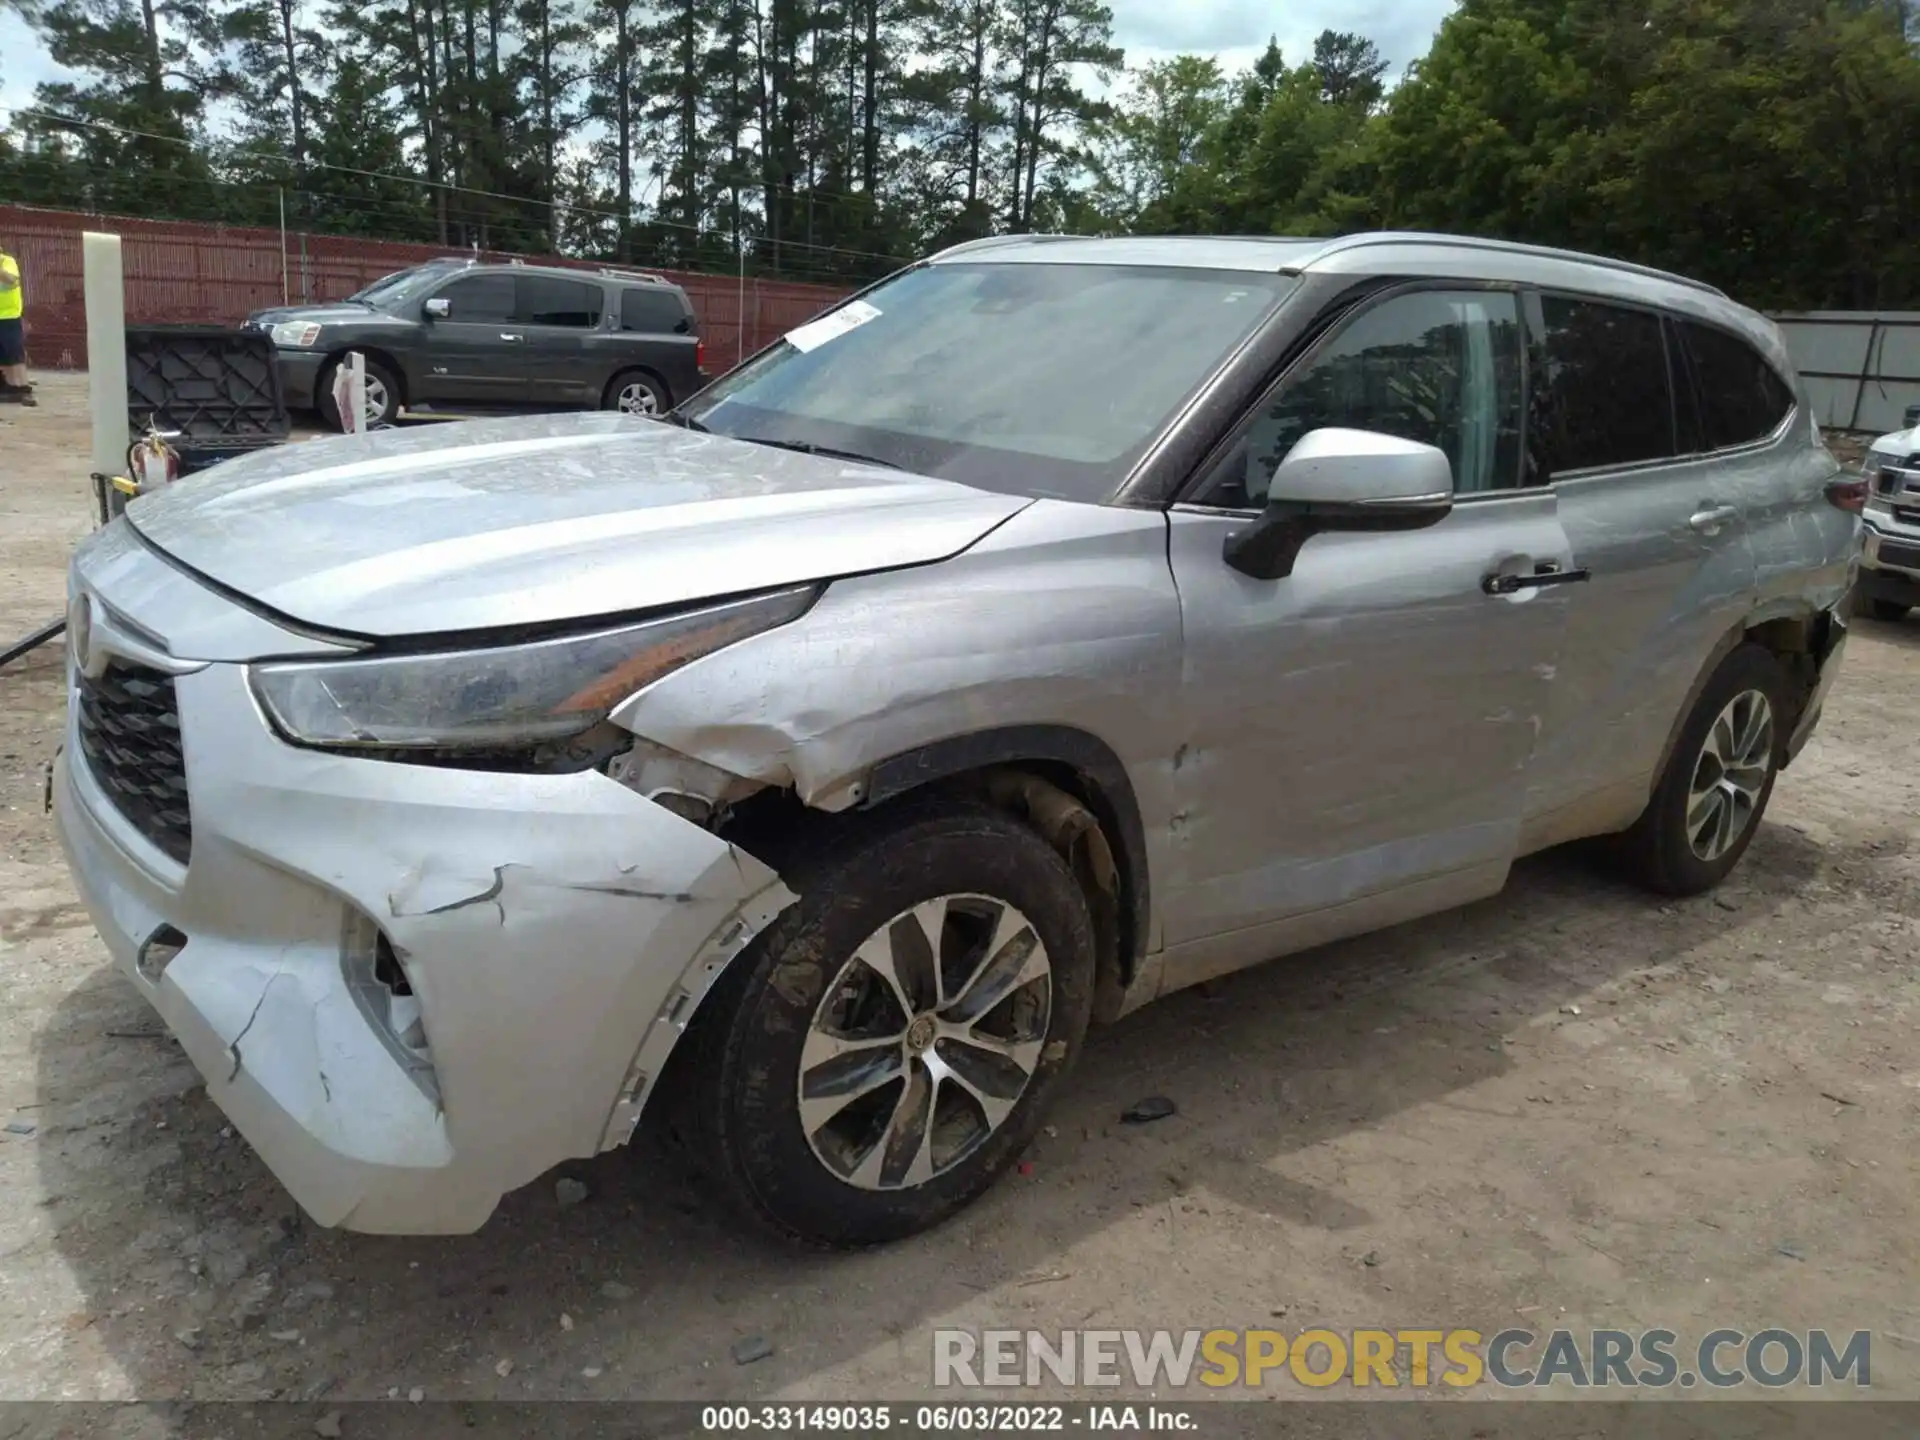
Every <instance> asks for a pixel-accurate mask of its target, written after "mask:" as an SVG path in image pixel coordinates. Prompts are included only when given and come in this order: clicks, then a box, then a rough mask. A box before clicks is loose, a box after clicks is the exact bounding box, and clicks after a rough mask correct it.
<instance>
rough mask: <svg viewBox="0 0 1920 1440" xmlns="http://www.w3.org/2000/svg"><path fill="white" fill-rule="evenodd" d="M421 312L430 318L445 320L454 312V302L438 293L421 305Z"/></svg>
mask: <svg viewBox="0 0 1920 1440" xmlns="http://www.w3.org/2000/svg"><path fill="white" fill-rule="evenodd" d="M420 313H421V314H423V315H425V316H426V317H427V318H428V319H429V320H444V319H446V318H447V316H449V315H451V314H452V313H453V302H452V301H451V300H448V299H447V298H445V297H444V296H441V295H436V296H434V297H433V299H431V300H429V301H427V303H426V304H424V305H422V306H421V307H420Z"/></svg>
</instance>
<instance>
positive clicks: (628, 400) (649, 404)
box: [600, 370, 673, 415]
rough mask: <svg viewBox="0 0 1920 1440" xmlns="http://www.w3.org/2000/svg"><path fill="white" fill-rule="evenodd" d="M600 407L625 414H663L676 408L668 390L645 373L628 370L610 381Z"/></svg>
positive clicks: (657, 380)
mask: <svg viewBox="0 0 1920 1440" xmlns="http://www.w3.org/2000/svg"><path fill="white" fill-rule="evenodd" d="M600 408H601V409H603V410H618V411H620V412H621V413H622V414H624V415H662V414H665V413H666V412H667V411H668V410H670V409H672V408H673V398H672V397H671V396H670V395H668V393H667V387H666V385H665V384H664V383H662V382H661V381H660V380H659V379H657V378H656V377H654V376H652V375H649V374H647V373H646V372H645V371H644V370H627V371H623V372H622V373H621V374H618V375H616V376H614V377H613V379H612V380H610V381H608V382H607V388H606V392H605V393H604V394H603V395H602V396H601V400H600Z"/></svg>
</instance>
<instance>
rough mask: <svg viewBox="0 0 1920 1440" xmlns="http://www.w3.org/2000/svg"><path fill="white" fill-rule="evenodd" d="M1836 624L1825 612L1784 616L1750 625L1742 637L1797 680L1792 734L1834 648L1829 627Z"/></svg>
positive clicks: (1789, 726) (1788, 726)
mask: <svg viewBox="0 0 1920 1440" xmlns="http://www.w3.org/2000/svg"><path fill="white" fill-rule="evenodd" d="M1832 624H1833V620H1832V618H1831V617H1830V616H1828V615H1827V614H1826V613H1825V612H1822V613H1820V614H1817V615H1781V616H1776V617H1775V618H1773V619H1771V620H1763V621H1761V622H1760V623H1759V624H1757V625H1749V626H1748V627H1747V628H1746V630H1745V632H1744V633H1743V635H1742V639H1744V640H1745V641H1747V642H1748V643H1750V644H1754V645H1758V646H1760V648H1761V649H1763V650H1766V651H1767V652H1769V653H1770V654H1771V655H1772V656H1773V657H1774V658H1775V659H1776V660H1778V661H1779V662H1780V664H1781V666H1782V667H1783V668H1784V669H1785V670H1786V672H1787V675H1788V676H1789V677H1790V678H1791V679H1792V681H1793V713H1792V714H1791V715H1790V716H1787V717H1786V727H1785V728H1786V730H1787V732H1788V733H1789V734H1791V733H1792V731H1793V729H1794V727H1795V726H1797V725H1798V724H1799V723H1800V714H1801V711H1802V710H1803V709H1804V708H1805V707H1806V703H1807V700H1808V698H1809V697H1810V696H1811V695H1812V694H1813V690H1814V686H1816V685H1817V684H1818V683H1819V681H1820V662H1821V661H1822V659H1824V658H1825V656H1826V653H1827V650H1828V649H1829V648H1830V640H1829V637H1828V635H1827V628H1828V627H1829V626H1831V625H1832Z"/></svg>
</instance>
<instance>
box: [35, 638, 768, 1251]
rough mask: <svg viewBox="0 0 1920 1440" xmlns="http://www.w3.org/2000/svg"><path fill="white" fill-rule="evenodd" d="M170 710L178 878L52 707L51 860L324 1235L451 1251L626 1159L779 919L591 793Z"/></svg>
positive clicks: (251, 716)
mask: <svg viewBox="0 0 1920 1440" xmlns="http://www.w3.org/2000/svg"><path fill="white" fill-rule="evenodd" d="M95 638H96V640H98V638H99V637H98V636H97V635H96V637H95ZM173 689H174V693H175V696H176V703H177V709H178V717H179V727H180V735H181V740H182V749H183V754H184V761H185V771H186V776H187V782H188V793H189V797H190V804H191V849H190V852H189V854H188V858H187V860H186V863H184V864H182V863H179V862H177V861H176V860H175V859H173V858H172V857H170V856H169V855H168V854H166V853H163V851H162V849H161V848H159V847H158V846H157V845H156V844H155V843H154V842H153V841H152V840H150V839H149V838H148V834H147V833H146V832H143V830H142V829H141V828H140V827H139V826H136V825H135V824H134V823H132V822H131V821H130V820H129V818H128V816H127V814H125V813H123V811H122V809H121V808H120V805H119V804H117V803H116V801H115V800H114V799H113V798H112V797H111V796H110V795H109V793H108V791H107V789H106V788H105V787H104V786H103V785H102V784H101V783H100V780H99V779H98V778H97V777H96V775H95V774H94V773H93V770H92V768H91V766H90V764H89V762H88V761H87V759H86V758H84V751H83V747H82V745H81V736H80V732H79V721H78V712H79V708H80V707H79V705H78V704H77V703H73V704H70V707H69V709H70V716H69V722H68V735H67V743H66V746H65V749H64V752H63V757H62V759H61V761H60V763H59V767H58V770H57V773H56V775H55V780H54V806H55V810H56V813H57V815H58V821H59V829H60V835H61V840H62V843H63V845H64V847H65V849H66V852H67V857H68V861H69V863H70V865H71V867H72V870H73V875H74V879H75V882H76V884H77V886H78V888H79V890H80V894H81V896H82V898H83V900H84V901H85V903H86V906H87V908H88V910H89V911H90V912H91V914H92V917H93V920H94V923H95V924H96V926H97V927H98V928H99V931H100V934H101V936H102V937H103V939H104V940H105V941H106V944H107V947H108V949H109V950H110V951H111V952H112V954H113V958H114V960H115V961H116V963H117V964H118V965H119V967H120V968H121V969H122V970H123V971H124V972H125V973H126V974H127V976H128V977H129V979H131V981H132V982H133V984H134V985H135V986H137V987H138V988H139V989H140V991H141V992H142V994H144V995H145V996H146V998H147V1000H148V1001H149V1002H150V1003H151V1004H152V1005H153V1006H154V1008H155V1009H156V1010H158V1011H159V1013H160V1014H161V1016H162V1017H163V1018H164V1019H165V1021H166V1023H167V1024H168V1026H169V1027H170V1028H171V1029H172V1030H173V1032H174V1034H175V1035H176V1036H178V1038H179V1040H180V1042H181V1044H182V1046H183V1047H184V1048H185V1049H186V1051H187V1054H188V1055H189V1056H190V1057H191V1058H192V1060H193V1063H194V1064H195V1066H197V1067H198V1069H199V1070H200V1073H201V1074H202V1075H203V1076H204V1077H205V1079H206V1084H207V1090H208V1093H209V1094H210V1095H211V1096H212V1098H213V1099H214V1101H215V1102H216V1103H218V1104H219V1105H220V1107H221V1108H222V1109H223V1110H224V1111H225V1112H226V1113H227V1114H228V1115H229V1116H230V1117H231V1118H232V1120H233V1122H234V1124H235V1125H236V1126H237V1127H238V1128H239V1130H240V1132H241V1133H242V1134H243V1135H245V1136H246V1138H247V1140H248V1141H249V1142H250V1143H251V1144H252V1145H253V1147H254V1149H255V1150H257V1151H258V1152H259V1154H260V1155H261V1157H262V1158H263V1159H264V1160H265V1161H266V1163H267V1164H268V1166H269V1167H270V1168H271V1169H272V1170H273V1172H274V1173H275V1174H276V1175H277V1176H278V1177H279V1178H280V1180H281V1181H282V1183H284V1184H285V1185H286V1187H287V1189H288V1190H289V1191H290V1192H292V1194H293V1196H294V1198H295V1199H296V1200H298V1201H299V1203H300V1204H301V1205H302V1207H303V1208H305V1209H306V1211H307V1212H308V1213H309V1214H310V1215H311V1216H312V1217H313V1218H314V1219H315V1220H316V1221H318V1222H319V1223H321V1224H323V1225H339V1226H345V1227H347V1228H350V1229H355V1230H367V1231H382V1232H390V1233H452V1232H463V1231H469V1230H473V1229H475V1228H477V1227H478V1226H479V1225H481V1224H482V1223H483V1222H484V1221H485V1220H486V1219H487V1217H488V1215H489V1214H491V1213H492V1211H493V1209H494V1207H495V1205H496V1204H497V1202H498V1201H499V1199H500V1197H501V1196H502V1195H503V1194H504V1193H506V1192H507V1191H509V1190H511V1189H514V1188H515V1187H517V1186H520V1185H522V1184H525V1183H526V1182H528V1181H529V1180H532V1179H533V1178H535V1177H536V1176H538V1175H539V1174H541V1173H542V1172H543V1171H545V1170H547V1169H549V1168H550V1167H552V1166H553V1165H554V1164H556V1163H558V1162H560V1161H562V1160H565V1159H568V1158H570V1157H575V1156H584V1155H591V1154H593V1153H595V1152H597V1151H599V1150H602V1149H605V1148H608V1147H609V1146H611V1145H615V1144H619V1143H621V1142H623V1141H624V1140H625V1139H626V1138H627V1137H628V1135H629V1134H630V1133H631V1131H632V1128H633V1125H634V1123H635V1121H636V1120H637V1119H638V1116H639V1112H640V1106H641V1104H642V1103H643V1102H644V1099H645V1091H646V1089H647V1087H648V1085H649V1084H650V1083H651V1079H652V1078H654V1077H657V1075H658V1074H659V1067H660V1064H661V1063H662V1062H663V1061H664V1058H665V1056H666V1054H667V1052H668V1051H669V1050H670V1049H671V1048H672V1044H673V1040H674V1038H675V1036H677V1034H678V1033H679V1031H680V1030H681V1029H682V1028H683V1027H684V1026H685V1024H686V1022H687V1020H688V1018H690V1016H691V1013H692V1011H693V1009H694V1008H695V1006H696V1005H697V1004H698V1002H699V999H700V997H701V995H702V994H703V993H704V991H705V989H706V988H707V986H708V985H710V984H711V983H712V980H713V979H714V978H715V977H716V976H717V975H718V973H719V972H720V970H721V969H723V968H724V966H725V963H726V962H727V960H728V959H730V958H731V957H732V955H734V954H735V953H737V952H738V950H739V949H741V948H742V947H743V946H744V945H745V944H746V942H747V941H748V940H749V939H750V938H751V937H752V935H753V934H754V933H755V932H756V931H757V930H758V929H759V928H760V927H761V926H763V925H764V924H765V923H766V922H767V921H768V920H769V919H771V918H772V916H773V915H775V914H777V913H778V912H779V910H780V909H782V908H784V906H785V905H786V904H788V903H790V902H791V900H792V896H791V894H790V893H789V892H787V890H786V888H785V887H784V886H783V885H782V884H781V883H780V881H779V879H778V877H776V876H775V875H774V874H773V872H772V871H770V870H769V869H768V868H767V867H766V866H764V865H762V864H761V863H760V862H758V861H757V860H755V859H754V858H753V857H751V856H749V855H746V854H744V853H742V852H741V851H739V850H738V849H737V848H736V847H733V846H731V845H729V844H727V843H726V842H725V841H723V840H721V839H719V838H718V837H716V836H715V835H713V834H711V833H709V832H708V831H706V830H704V829H702V828H700V827H699V826H697V825H695V824H692V823H690V822H688V821H686V820H683V819H681V818H679V817H678V816H676V815H674V814H672V813H670V812H669V811H668V810H667V809H665V808H663V807H661V806H659V805H656V804H654V803H652V802H650V801H648V800H646V799H644V798H642V797H641V796H640V795H638V794H636V793H634V792H633V791H632V790H630V789H628V788H626V787H625V786H622V785H621V784H619V783H617V782H615V781H614V780H611V779H608V778H607V777H606V776H604V775H601V774H598V773H593V772H588V773H581V774H569V775H511V774H495V773H479V772H472V771H461V770H448V769H439V768H434V767H428V766H421V765H409V764H393V763H387V762H383V761H375V760H366V759H355V758H347V757H343V756H338V755H332V754H324V753H320V752H316V751H309V750H302V749H296V748H294V747H291V746H289V745H286V744H284V743H283V742H281V741H280V740H279V739H277V738H276V737H275V736H274V735H273V734H272V733H271V732H270V731H269V730H268V728H267V726H266V724H265V722H264V721H263V720H262V718H261V716H260V714H259V712H258V710H257V709H256V707H255V705H254V702H253V699H252V697H251V695H250V694H249V692H248V688H247V684H246V676H245V669H244V667H243V666H241V665H238V664H208V665H205V666H203V667H201V668H198V669H192V670H191V671H190V672H189V673H183V674H177V675H175V676H174V678H173Z"/></svg>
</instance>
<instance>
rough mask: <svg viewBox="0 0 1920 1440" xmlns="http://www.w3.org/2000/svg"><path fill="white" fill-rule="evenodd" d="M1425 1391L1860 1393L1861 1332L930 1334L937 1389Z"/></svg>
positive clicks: (1865, 1365) (1868, 1351)
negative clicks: (1690, 1336) (1847, 1389)
mask: <svg viewBox="0 0 1920 1440" xmlns="http://www.w3.org/2000/svg"><path fill="white" fill-rule="evenodd" d="M1276 1382H1279V1383H1288V1382H1291V1383H1294V1384H1299V1385H1305V1386H1309V1387H1313V1388H1325V1387H1328V1386H1334V1385H1349V1386H1353V1387H1356V1388H1366V1387H1382V1388H1398V1387H1403V1386H1404V1387H1409V1388H1413V1389H1422V1388H1425V1387H1427V1386H1430V1385H1446V1386H1452V1387H1454V1388H1457V1389H1458V1388H1466V1387H1469V1386H1475V1385H1489V1384H1491V1385H1496V1386H1500V1387H1503V1388H1506V1389H1525V1388H1544V1387H1547V1386H1553V1385H1564V1386H1568V1387H1571V1388H1574V1389H1590V1388H1608V1389H1643V1388H1645V1389H1668V1388H1678V1389H1682V1390H1686V1389H1693V1388H1695V1387H1697V1386H1707V1387H1709V1388H1712V1389H1719V1390H1725V1389H1731V1388H1734V1387H1738V1386H1749V1385H1750V1386H1758V1387H1761V1388H1763V1389H1770V1390H1777V1389H1781V1388H1784V1387H1787V1386H1809V1387H1813V1388H1822V1387H1825V1386H1828V1385H1848V1386H1853V1387H1856V1388H1860V1389H1865V1388H1867V1387H1869V1386H1871V1385H1872V1383H1873V1365H1872V1336H1871V1334H1870V1333H1869V1332H1867V1331H1865V1330H1855V1331H1851V1332H1840V1333H1830V1332H1828V1331H1825V1330H1807V1331H1793V1330H1785V1329H1765V1330H1757V1331H1751V1332H1749V1331H1744V1330H1734V1329H1720V1330H1711V1331H1708V1332H1707V1333H1706V1334H1704V1335H1702V1336H1701V1337H1700V1338H1699V1339H1698V1340H1693V1341H1687V1340H1683V1339H1682V1338H1681V1337H1680V1336H1679V1335H1678V1334H1677V1333H1676V1332H1674V1331H1672V1330H1662V1329H1652V1330H1638V1331H1633V1330H1590V1331H1586V1332H1577V1331H1573V1330H1553V1331H1550V1332H1548V1333H1546V1334H1544V1335H1542V1334H1538V1333H1536V1332H1534V1331H1532V1330H1520V1329H1512V1330H1500V1331H1496V1332H1494V1333H1493V1334H1492V1335H1487V1334H1485V1333H1483V1332H1481V1331H1479V1330H1470V1329H1465V1328H1459V1329H1444V1330H1443V1329H1431V1330H1426V1329H1403V1330H1347V1331H1336V1330H1327V1329H1309V1330H1301V1331H1298V1332H1296V1333H1294V1334H1292V1335H1288V1334H1286V1333H1285V1332H1282V1331H1279V1330H1182V1331H1175V1330H1061V1331H1040V1330H980V1331H973V1330H936V1331H934V1333H933V1383H934V1385H935V1386H936V1387H938V1388H946V1387H950V1386H959V1387H965V1388H975V1387H982V1386H985V1387H997V1386H1007V1387H1015V1386H1037V1385H1044V1384H1055V1385H1064V1386H1067V1387H1070V1388H1079V1387H1082V1386H1095V1387H1098V1386H1118V1385H1128V1384H1131V1385H1133V1386H1135V1387H1137V1388H1139V1389H1143V1390H1158V1389H1174V1390H1178V1389H1183V1388H1185V1387H1187V1386H1190V1385H1199V1386H1204V1387H1208V1388H1212V1389H1223V1388H1226V1387H1230V1386H1243V1387H1248V1388H1259V1387H1264V1386H1267V1385H1270V1384H1273V1383H1276Z"/></svg>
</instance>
